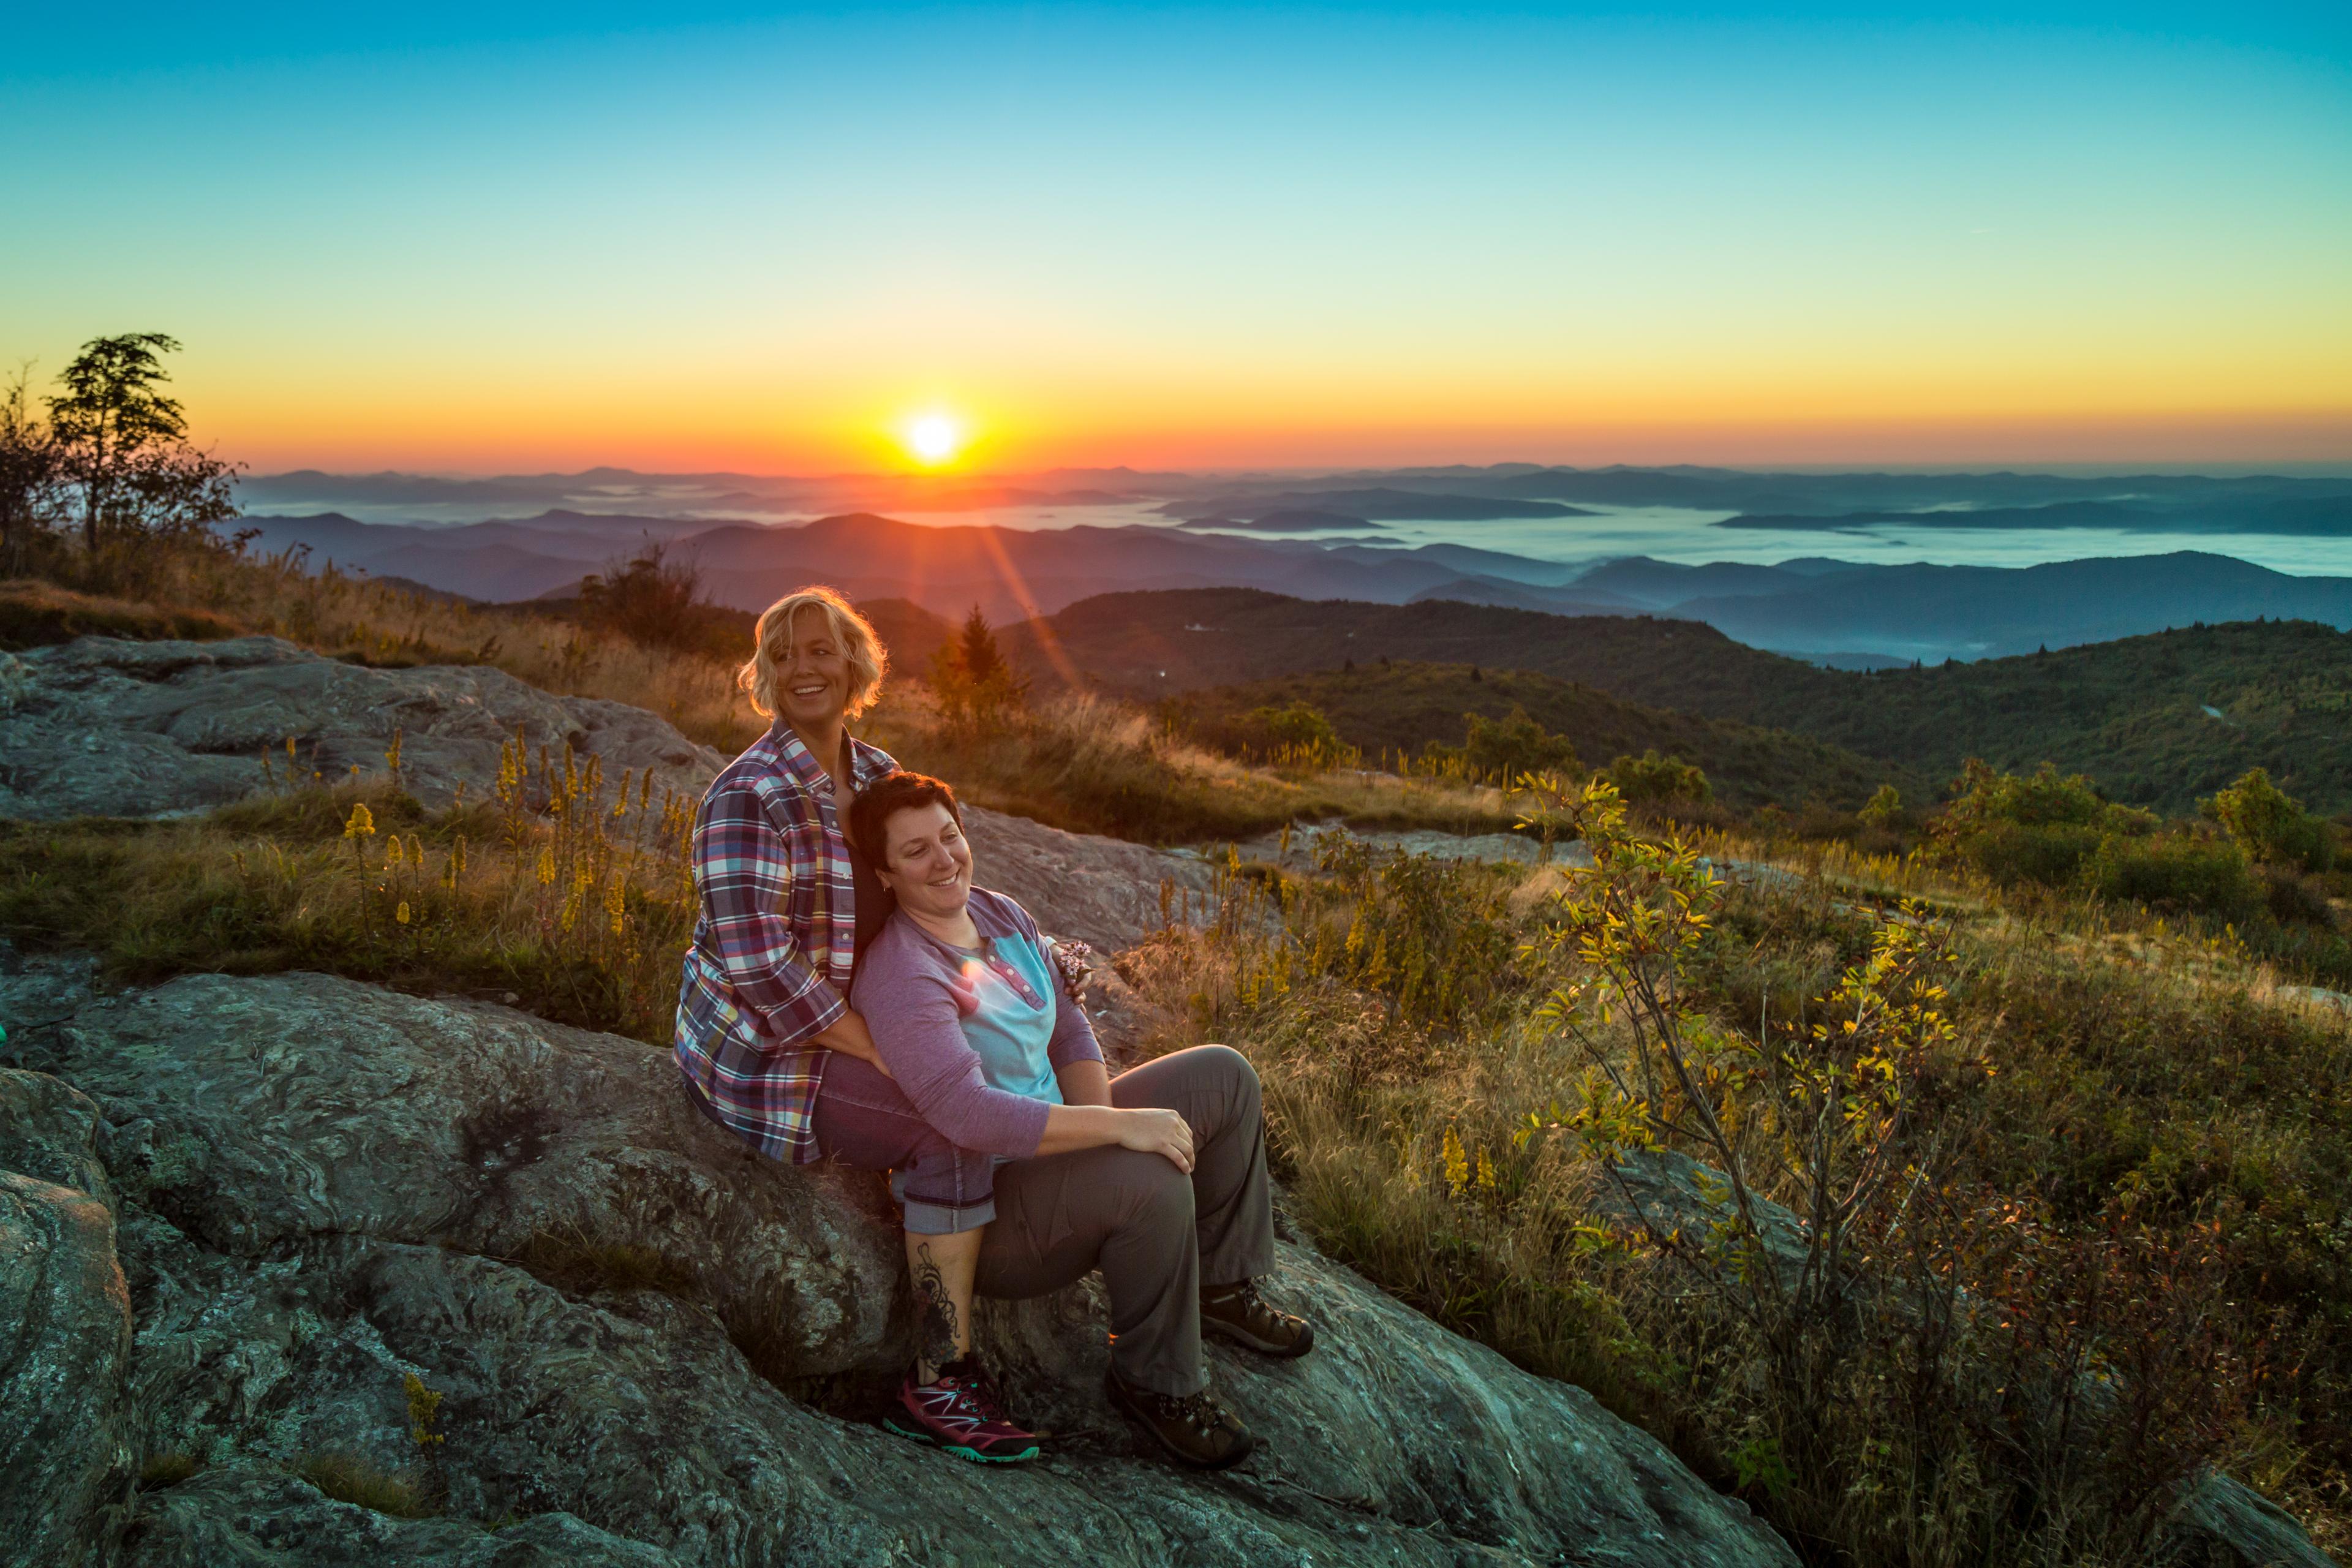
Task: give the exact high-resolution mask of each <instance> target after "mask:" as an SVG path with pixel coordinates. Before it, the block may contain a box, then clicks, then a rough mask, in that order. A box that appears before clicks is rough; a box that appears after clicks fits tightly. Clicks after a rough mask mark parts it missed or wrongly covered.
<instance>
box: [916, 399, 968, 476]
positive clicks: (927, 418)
mask: <svg viewBox="0 0 2352 1568" xmlns="http://www.w3.org/2000/svg"><path fill="white" fill-rule="evenodd" d="M967 438H968V437H967V435H966V433H965V430H964V427H963V422H962V421H961V420H960V419H958V418H957V417H956V416H954V415H952V414H948V413H943V412H938V411H934V412H932V413H929V414H919V415H917V416H915V417H914V418H912V419H910V420H908V422H907V428H906V432H905V437H904V439H905V441H906V443H907V451H908V454H909V455H911V456H912V457H913V458H914V459H915V461H917V462H919V463H920V464H922V465H923V466H924V467H925V468H939V467H940V466H941V465H943V464H947V463H951V462H953V461H954V460H955V457H956V454H957V453H959V452H961V451H962V450H963V447H964V442H965V440H966V439H967Z"/></svg>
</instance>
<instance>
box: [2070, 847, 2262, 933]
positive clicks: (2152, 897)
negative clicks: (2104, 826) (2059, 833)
mask: <svg viewBox="0 0 2352 1568" xmlns="http://www.w3.org/2000/svg"><path fill="white" fill-rule="evenodd" d="M2084 879H2085V880H2086V881H2087V882H2088V883H2089V885H2090V887H2091V889H2092V890H2093V891H2095V892H2096V893H2097V894H2098V895H2099V897H2101V898H2103V899H2108V900H2120V899H2129V900H2132V901H2134V902H2136V903H2142V904H2146V905H2147V906H2148V907H2149V908H2150V909H2157V910H2181V911H2184V912H2192V911H2193V912H2195V913H2198V914H2205V915H2213V916H2216V917H2218V918H2220V919H2222V920H2229V921H2241V920H2244V919H2246V918H2247V917H2248V916H2250V915H2252V914H2253V913H2254V912H2255V911H2256V910H2260V909H2262V908H2263V902H2264V899H2265V896H2266V890H2265V889H2264V888H2263V884H2262V883H2261V882H2260V881H2258V880H2257V879H2255V877H2254V872H2253V868H2252V866H2251V865H2249V864H2248V863H2247V860H2246V853H2245V851H2244V850H2242V849H2241V848H2239V847H2238V846H2236V845H2235V844H2232V843H2231V842H2229V841H2228V840H2227V839H2221V838H2208V837H2202V836H2200V835H2198V834H2195V833H2163V834H2150V835H2147V836H2136V835H2126V834H2109V835H2108V836H2107V837H2105V838H2104V839H2102V840H2101V841H2100V843H2099V847H2098V849H2097V851H2096V852H2095V854H2094V855H2092V857H2091V858H2090V862H2089V864H2088V865H2087V866H2086V867H2085V868H2084Z"/></svg>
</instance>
